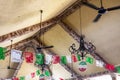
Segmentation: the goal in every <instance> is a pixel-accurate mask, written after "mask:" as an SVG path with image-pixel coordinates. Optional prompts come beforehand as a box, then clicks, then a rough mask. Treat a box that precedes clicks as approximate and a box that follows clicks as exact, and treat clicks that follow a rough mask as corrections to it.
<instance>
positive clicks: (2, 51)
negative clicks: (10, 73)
mask: <svg viewBox="0 0 120 80" xmlns="http://www.w3.org/2000/svg"><path fill="white" fill-rule="evenodd" d="M5 52H6V48H3V47H0V60H4V59H5Z"/></svg>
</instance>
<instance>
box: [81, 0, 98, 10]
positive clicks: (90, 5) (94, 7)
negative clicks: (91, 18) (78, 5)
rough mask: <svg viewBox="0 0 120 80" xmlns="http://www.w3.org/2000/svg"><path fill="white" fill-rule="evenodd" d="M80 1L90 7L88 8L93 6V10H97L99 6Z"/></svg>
mask: <svg viewBox="0 0 120 80" xmlns="http://www.w3.org/2000/svg"><path fill="white" fill-rule="evenodd" d="M82 3H83V4H84V5H86V6H88V7H90V8H93V9H95V10H99V7H97V6H95V5H93V4H91V3H88V2H84V1H82Z"/></svg>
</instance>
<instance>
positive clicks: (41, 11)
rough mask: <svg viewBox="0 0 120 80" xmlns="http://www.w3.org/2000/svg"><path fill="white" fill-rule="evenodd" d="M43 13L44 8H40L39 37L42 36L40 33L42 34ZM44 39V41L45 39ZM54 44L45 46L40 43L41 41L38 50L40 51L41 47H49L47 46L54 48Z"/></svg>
mask: <svg viewBox="0 0 120 80" xmlns="http://www.w3.org/2000/svg"><path fill="white" fill-rule="evenodd" d="M42 13H43V10H40V33H39V37H40V35H42V31H41V30H42V29H41V27H42ZM43 37H44V34H43ZM43 41H44V39H43ZM53 47H54V46H52V45H51V46H43V45H42V44H41V45H40V43H39V47H37V50H38V51H40V50H41V49H47V48H53Z"/></svg>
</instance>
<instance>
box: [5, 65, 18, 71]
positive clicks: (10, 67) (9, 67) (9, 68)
mask: <svg viewBox="0 0 120 80" xmlns="http://www.w3.org/2000/svg"><path fill="white" fill-rule="evenodd" d="M7 69H12V70H19V69H16V68H11V67H10V66H8V67H7Z"/></svg>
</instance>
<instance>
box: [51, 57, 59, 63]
mask: <svg viewBox="0 0 120 80" xmlns="http://www.w3.org/2000/svg"><path fill="white" fill-rule="evenodd" d="M59 62H60V57H59V56H58V55H54V56H53V60H52V63H53V64H57V63H59Z"/></svg>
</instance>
